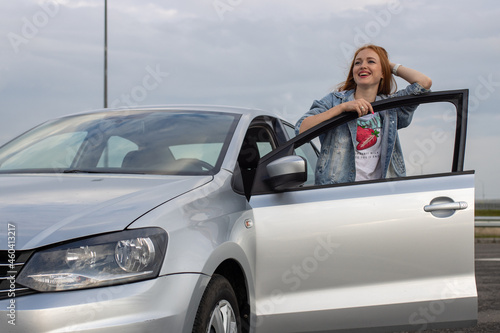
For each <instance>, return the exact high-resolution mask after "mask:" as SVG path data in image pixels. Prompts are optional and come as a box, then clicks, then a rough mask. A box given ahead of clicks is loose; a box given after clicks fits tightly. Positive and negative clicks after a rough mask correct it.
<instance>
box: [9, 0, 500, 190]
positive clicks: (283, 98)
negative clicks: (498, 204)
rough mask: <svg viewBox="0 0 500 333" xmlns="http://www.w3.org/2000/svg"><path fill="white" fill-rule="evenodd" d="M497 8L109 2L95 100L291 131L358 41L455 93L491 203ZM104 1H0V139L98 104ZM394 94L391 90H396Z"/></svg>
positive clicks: (395, 2)
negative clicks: (240, 116)
mask: <svg viewBox="0 0 500 333" xmlns="http://www.w3.org/2000/svg"><path fill="white" fill-rule="evenodd" d="M498 17H500V2H498V1H497V0H477V1H457V0H440V1H435V0H392V1H385V0H350V1H344V0H341V1H340V0H307V1H305V0H302V1H300V0H297V1H290V0H197V1H192V0H170V1H161V0H141V1H138V0H135V1H134V0H108V31H109V33H108V50H109V51H108V59H109V65H108V75H109V76H108V84H109V88H108V104H109V105H110V106H128V105H146V104H148V105H151V104H171V103H175V104H178V103H181V104H186V103H190V104H191V103H194V104H223V105H236V106H247V107H257V108H261V109H269V110H274V111H275V112H278V113H279V114H281V115H282V116H283V117H285V118H286V119H288V120H289V121H291V122H293V123H294V122H295V121H296V120H297V119H298V118H299V117H300V116H301V115H302V114H303V113H304V112H305V111H307V110H308V109H309V107H310V105H311V103H312V101H313V100H314V99H319V98H321V97H323V96H324V95H326V94H327V93H328V92H329V91H330V90H331V89H332V88H333V87H335V86H336V85H337V84H338V83H339V82H341V81H343V80H344V78H345V76H346V71H347V68H348V62H349V59H350V57H351V56H352V53H353V51H354V50H355V49H356V48H357V47H358V46H360V45H362V44H366V43H374V44H378V45H382V46H384V47H385V48H386V49H387V51H388V52H389V55H390V58H391V60H392V61H394V62H396V63H401V64H404V65H407V66H409V67H413V68H416V69H418V70H420V71H422V72H424V73H425V74H427V75H429V76H430V77H431V78H432V79H433V87H432V89H433V90H434V91H438V90H451V89H462V88H468V89H469V90H470V98H471V104H470V111H469V115H470V120H469V127H468V141H467V152H466V169H475V170H476V198H478V199H483V198H486V199H492V198H500V177H499V176H498V172H497V169H500V154H499V152H500V147H499V146H500V129H499V128H500V113H499V112H500V66H499V65H500V23H499V20H498ZM103 30H104V0H16V1H2V2H0V35H1V38H0V60H1V61H0V110H1V115H2V120H1V121H0V144H3V143H5V142H6V141H8V140H9V139H10V138H12V137H14V136H15V135H18V134H20V133H21V132H23V131H24V130H26V129H28V128H30V127H32V126H34V125H36V124H38V123H40V122H42V121H44V120H46V119H47V118H52V117H56V116H60V115H64V114H68V113H75V112H80V111H84V110H90V109H96V108H101V107H103V104H104V98H103V96H104V92H103V67H104V65H103V54H104V51H103V45H104V37H103V36H104V34H103ZM398 84H399V86H400V87H401V86H404V83H402V82H399V81H398Z"/></svg>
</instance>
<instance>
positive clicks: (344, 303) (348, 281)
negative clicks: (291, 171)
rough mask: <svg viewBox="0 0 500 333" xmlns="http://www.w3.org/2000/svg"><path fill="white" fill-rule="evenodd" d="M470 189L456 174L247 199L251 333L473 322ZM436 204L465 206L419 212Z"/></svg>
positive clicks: (468, 180)
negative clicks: (442, 212) (440, 200)
mask: <svg viewBox="0 0 500 333" xmlns="http://www.w3.org/2000/svg"><path fill="white" fill-rule="evenodd" d="M473 187H474V176H473V174H462V175H453V176H442V177H431V178H424V177H422V178H417V179H408V180H402V181H401V180H400V181H394V182H391V181H389V182H375V183H373V182H371V183H366V184H362V183H359V184H354V185H350V186H337V187H329V188H318V189H316V190H307V191H300V190H299V191H290V192H286V193H281V194H268V195H257V196H254V197H252V199H251V201H250V202H251V205H252V206H253V208H254V215H255V220H256V224H255V229H256V232H257V239H258V242H257V264H256V286H257V287H256V307H257V315H258V318H259V319H258V322H259V323H260V326H258V327H257V329H256V332H259V333H261V332H306V331H307V332H326V331H334V330H346V329H351V328H354V327H358V328H359V327H361V328H362V327H363V326H364V327H365V328H366V329H367V331H370V332H373V330H374V329H376V328H377V327H378V328H382V327H384V326H386V325H387V323H392V326H395V327H398V328H404V327H406V328H410V329H421V328H422V327H424V326H425V327H426V325H428V324H431V323H432V324H436V323H438V324H439V323H448V324H449V322H453V321H455V322H473V321H474V320H475V319H476V318H477V293H476V285H475V276H474V258H473V256H474V239H473V234H474V233H473V227H474V226H473V224H472V223H471V221H473V218H474V208H473V206H474V205H473V203H474V196H473V194H474V191H473ZM443 196H446V197H451V198H452V199H453V200H455V201H456V202H458V201H464V202H467V203H469V208H468V209H465V210H460V211H457V212H456V213H455V214H454V215H453V216H451V217H448V218H436V217H434V216H433V215H432V214H431V213H428V212H425V211H424V206H426V205H428V204H429V203H430V202H431V201H432V200H433V199H434V198H436V197H443ZM387 211H391V214H390V216H388V215H387V214H386V212H387ZM379 307H381V309H383V310H382V311H380V309H378V308H379ZM374 309H378V310H376V311H374ZM422 309H423V310H422ZM464 309H468V310H466V311H464ZM354 318H356V320H353V319H354ZM402 319H403V320H402ZM354 325H356V326H354ZM386 328H387V327H386Z"/></svg>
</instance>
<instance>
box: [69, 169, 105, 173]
mask: <svg viewBox="0 0 500 333" xmlns="http://www.w3.org/2000/svg"><path fill="white" fill-rule="evenodd" d="M62 173H102V172H101V171H92V170H80V169H66V170H63V171H62Z"/></svg>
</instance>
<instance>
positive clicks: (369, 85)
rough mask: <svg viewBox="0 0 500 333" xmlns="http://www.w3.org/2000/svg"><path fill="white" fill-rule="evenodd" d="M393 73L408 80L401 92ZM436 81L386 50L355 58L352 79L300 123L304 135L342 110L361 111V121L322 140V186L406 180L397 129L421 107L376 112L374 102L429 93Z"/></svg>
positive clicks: (367, 50) (366, 49)
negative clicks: (383, 179) (368, 181)
mask: <svg viewBox="0 0 500 333" xmlns="http://www.w3.org/2000/svg"><path fill="white" fill-rule="evenodd" d="M392 74H394V75H397V76H399V77H401V78H403V79H404V80H406V81H408V83H410V85H408V86H407V87H406V88H405V89H403V90H400V91H397V92H395V93H394V91H395V90H396V81H395V79H394V77H393V76H392ZM431 85H432V81H431V79H430V78H429V77H427V76H426V75H424V74H422V73H420V72H418V71H416V70H414V69H411V68H408V67H405V66H401V65H400V64H395V63H392V62H390V61H389V58H388V55H387V52H386V50H385V49H384V48H382V47H380V46H376V45H366V46H363V47H361V48H360V49H358V50H357V51H356V53H355V54H354V58H353V60H352V64H351V67H350V70H349V75H348V76H347V80H346V81H345V82H344V83H343V84H341V85H340V86H339V89H338V91H334V92H332V93H330V94H328V95H327V96H325V97H324V98H323V99H321V100H319V101H314V103H313V105H312V106H311V109H310V110H309V111H308V112H307V113H306V114H305V115H304V116H303V117H302V118H300V119H299V121H298V122H297V125H296V130H297V132H299V133H302V132H304V131H306V130H308V129H310V128H312V127H313V126H315V125H318V124H320V123H322V122H323V121H325V120H328V119H330V118H333V117H335V116H337V115H339V114H341V113H343V112H356V113H357V114H358V118H357V119H356V120H352V121H349V122H347V123H345V124H343V125H341V126H338V127H337V128H335V129H333V130H330V131H328V132H326V133H325V134H323V135H321V136H320V142H321V153H320V156H319V159H318V164H317V166H316V183H317V184H335V183H343V182H353V181H358V180H369V179H380V178H389V177H402V176H405V174H406V170H405V165H404V159H403V153H402V151H401V146H400V143H399V137H398V133H397V130H398V129H400V128H404V127H407V126H408V125H409V124H410V122H411V119H412V116H413V111H415V109H416V106H409V107H401V108H397V109H391V110H385V111H382V112H377V113H376V114H374V112H373V108H372V106H371V104H370V103H371V102H374V101H376V100H380V99H385V98H390V97H396V96H406V95H418V94H421V93H424V92H427V91H429V89H430V87H431Z"/></svg>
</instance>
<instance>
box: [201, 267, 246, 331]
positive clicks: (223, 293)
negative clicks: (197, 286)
mask: <svg viewBox="0 0 500 333" xmlns="http://www.w3.org/2000/svg"><path fill="white" fill-rule="evenodd" d="M193 333H241V323H240V314H239V310H238V302H237V300H236V295H235V293H234V290H233V288H232V287H231V284H230V283H229V281H228V280H227V279H226V278H225V277H223V276H221V275H217V274H215V275H214V276H213V277H212V279H211V280H210V282H209V283H208V286H207V289H206V290H205V293H204V294H203V297H202V298H201V302H200V306H199V308H198V312H197V313H196V319H195V322H194V327H193Z"/></svg>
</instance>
